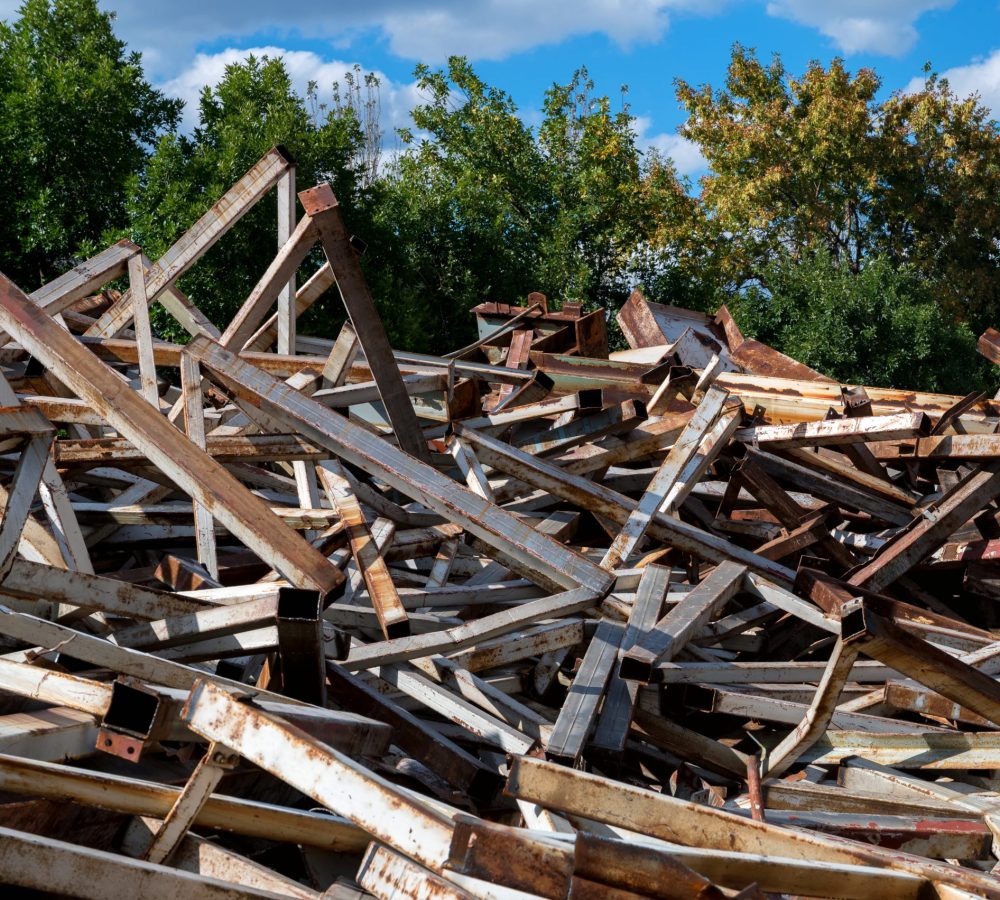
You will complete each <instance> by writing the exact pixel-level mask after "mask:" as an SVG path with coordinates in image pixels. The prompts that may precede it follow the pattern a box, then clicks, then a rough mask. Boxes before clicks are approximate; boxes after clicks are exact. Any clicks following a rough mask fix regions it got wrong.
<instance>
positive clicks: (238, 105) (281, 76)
mask: <svg viewBox="0 0 1000 900" xmlns="http://www.w3.org/2000/svg"><path fill="white" fill-rule="evenodd" d="M313 99H314V98H303V97H300V96H299V95H298V94H296V93H295V91H294V90H293V88H292V84H291V80H290V78H289V76H288V72H287V70H286V68H285V65H284V63H283V62H282V60H281V59H280V58H277V59H269V58H268V57H266V56H265V57H260V58H257V57H253V56H251V57H249V58H248V59H247V60H246V61H245V62H241V63H233V64H231V65H229V66H227V67H226V71H225V74H224V76H223V77H222V79H221V81H220V82H219V83H218V84H217V85H215V86H210V87H206V88H205V89H204V90H203V92H202V95H201V102H200V105H199V124H198V126H197V127H196V128H195V129H194V132H193V134H191V135H190V136H188V135H183V134H176V133H175V134H170V135H166V136H164V137H163V138H162V139H161V140H160V142H159V144H158V146H157V148H156V152H155V153H154V154H153V156H152V158H151V159H150V162H149V165H148V167H147V169H146V170H145V171H144V173H143V174H142V176H141V177H137V178H136V179H135V180H134V182H133V190H132V195H131V199H130V202H129V209H130V213H131V226H130V227H131V236H132V238H133V240H135V241H136V242H137V243H138V244H139V245H140V246H142V247H143V249H144V250H145V251H146V252H147V254H148V255H149V256H150V257H151V258H152V259H156V258H157V257H158V256H160V255H161V254H162V253H163V252H164V251H165V250H166V249H167V248H168V247H169V246H170V245H171V244H172V243H173V242H174V241H176V240H177V238H178V237H180V236H181V235H182V234H183V233H184V232H185V231H186V230H187V229H188V228H190V227H191V225H193V224H194V222H196V221H197V220H198V218H199V217H200V216H201V215H203V214H204V213H205V212H206V211H207V210H208V209H209V207H210V206H211V205H212V204H213V203H214V202H215V201H216V200H218V199H219V197H221V196H222V195H223V194H224V193H225V192H226V191H227V190H228V189H229V188H230V187H231V186H232V185H233V184H234V183H235V182H236V181H237V180H238V179H239V178H241V177H242V176H243V175H244V174H245V172H246V171H247V170H248V169H249V168H250V167H251V166H253V164H254V163H255V162H257V160H258V159H260V157H261V156H263V155H264V154H265V153H266V152H267V151H268V150H269V149H270V148H271V147H273V146H275V145H282V146H284V147H285V148H286V150H287V151H288V152H289V153H290V154H291V155H292V156H293V157H294V159H295V163H296V179H297V182H298V186H299V189H302V188H308V187H312V186H313V185H315V184H317V183H319V182H322V181H330V182H331V184H332V185H333V189H334V193H335V194H336V195H337V197H338V199H339V200H340V201H341V203H342V204H343V206H344V211H345V218H346V219H347V220H348V221H349V222H350V221H352V220H356V219H357V217H358V216H359V214H361V213H362V212H363V210H364V208H365V204H364V199H365V198H364V196H363V194H364V190H363V187H362V179H361V174H362V173H361V171H360V166H359V163H358V154H359V151H360V149H361V148H362V146H363V134H362V131H361V126H360V123H359V119H358V117H357V115H356V114H355V111H354V110H353V109H352V108H350V107H348V106H344V105H343V104H341V105H335V106H332V107H329V108H325V107H324V108H323V109H320V108H319V106H318V105H317V104H315V103H313V104H312V110H310V108H309V106H308V105H307V101H310V100H313ZM276 222H277V205H276V200H275V196H274V194H273V193H272V194H270V195H269V196H268V197H267V198H265V200H264V201H262V202H260V203H258V204H257V205H256V206H255V207H254V208H253V209H252V210H251V211H250V212H249V213H248V214H247V215H246V216H244V217H243V218H242V219H241V220H240V221H239V222H238V223H237V224H236V225H235V226H234V228H233V229H232V231H230V232H229V234H227V235H225V236H224V237H223V238H222V239H221V240H220V241H219V243H218V244H216V245H215V246H214V247H213V248H212V249H211V250H209V252H208V253H207V254H206V255H205V256H204V257H203V258H202V259H200V260H199V261H198V264H197V265H196V266H195V267H194V268H193V269H192V270H191V272H190V273H189V274H188V275H187V276H185V277H184V278H183V279H182V280H181V287H182V289H183V290H184V291H185V292H186V293H187V294H188V295H189V296H190V297H191V299H192V301H193V302H194V303H195V304H196V305H197V306H199V307H200V308H201V309H202V311H203V312H205V314H206V315H208V316H209V317H210V318H211V319H213V320H214V321H215V322H216V323H217V324H218V325H220V327H221V326H224V325H225V324H227V323H228V321H229V319H230V318H232V316H233V314H234V313H235V312H236V310H238V309H239V307H240V306H241V305H242V303H243V301H244V300H245V299H246V297H247V295H248V294H249V293H250V290H251V289H252V288H253V286H254V284H255V283H256V282H257V280H258V279H259V278H260V276H261V275H262V274H263V273H264V270H265V269H266V268H267V265H268V263H269V262H270V260H271V259H272V258H273V256H274V254H275V253H276V252H277V225H276ZM312 261H313V263H314V266H318V265H319V264H321V260H320V258H319V256H318V255H314V258H313V260H312ZM153 312H154V323H155V324H156V326H157V327H158V328H159V330H160V332H161V333H163V334H166V335H169V336H171V337H174V338H183V335H182V334H181V333H180V332H179V330H178V328H177V326H176V324H175V323H173V320H172V319H170V318H169V317H168V316H167V315H166V314H164V313H163V311H162V310H159V311H158V310H154V311H153ZM311 316H312V321H313V323H314V324H317V325H318V327H320V328H322V330H324V331H329V330H330V329H329V328H328V327H327V328H323V320H324V318H325V317H328V316H333V317H334V318H336V317H337V316H339V317H340V318H343V315H342V312H341V311H340V308H339V307H337V306H332V307H328V306H326V305H325V304H321V305H320V306H319V307H317V308H316V309H314V310H313V311H312V312H311Z"/></svg>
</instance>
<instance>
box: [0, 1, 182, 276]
mask: <svg viewBox="0 0 1000 900" xmlns="http://www.w3.org/2000/svg"><path fill="white" fill-rule="evenodd" d="M112 18H113V17H112V15H111V14H109V13H104V12H101V11H99V10H98V8H97V2H96V0H26V2H25V3H24V4H23V5H22V6H21V8H20V10H19V11H18V18H17V19H16V20H14V21H13V22H10V23H0V269H2V270H3V271H4V272H5V273H6V274H7V275H9V276H10V277H12V278H14V279H15V281H17V282H18V283H19V284H21V286H22V287H24V288H26V289H29V290H30V289H32V288H34V287H36V286H38V285H39V284H40V283H41V282H43V281H47V280H49V279H50V278H52V277H53V276H55V275H57V274H58V273H60V272H61V271H63V270H64V269H66V268H69V267H71V266H72V265H73V264H74V263H75V262H76V260H75V259H74V257H75V256H76V255H77V254H78V252H79V251H80V249H81V248H86V249H93V245H94V243H95V242H97V241H99V239H100V238H101V236H102V234H103V233H104V232H105V230H106V229H108V228H109V227H115V226H121V225H122V224H124V221H125V198H126V189H127V185H128V182H129V179H130V178H131V177H132V176H133V174H134V173H135V172H137V171H139V170H141V169H142V167H143V165H144V164H145V161H146V157H147V153H148V149H149V147H150V146H151V145H152V143H153V142H154V141H155V139H156V136H157V133H158V132H159V131H161V130H162V129H165V128H170V127H172V126H173V125H174V124H175V123H176V121H177V117H178V114H179V111H180V104H179V103H178V102H177V101H174V100H170V99H168V98H166V97H165V96H164V95H163V94H161V93H160V92H159V91H157V90H154V89H153V88H152V87H151V86H150V84H149V83H148V82H147V81H146V79H145V77H144V75H143V70H142V64H141V59H140V56H139V54H138V53H127V52H126V49H125V44H124V43H123V42H122V41H120V40H118V38H117V37H115V34H114V31H113V29H112Z"/></svg>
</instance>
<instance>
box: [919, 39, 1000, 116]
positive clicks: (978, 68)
mask: <svg viewBox="0 0 1000 900" xmlns="http://www.w3.org/2000/svg"><path fill="white" fill-rule="evenodd" d="M941 77H942V78H947V79H948V84H949V86H950V87H951V89H952V90H953V91H954V92H955V94H957V95H958V96H959V97H962V98H964V97H968V96H970V95H971V94H979V96H980V98H981V99H982V102H983V104H984V105H985V106H988V107H989V108H990V109H991V110H993V114H994V115H1000V50H994V51H993V52H992V53H991V54H990V55H989V56H987V57H984V58H978V59H974V60H973V61H972V62H971V63H969V64H968V65H966V66H955V67H954V68H953V69H947V70H945V71H944V72H942V73H941ZM923 86H924V79H923V77H922V76H921V77H917V78H913V79H911V80H910V83H909V84H908V85H907V86H906V87H905V88H904V89H903V93H905V94H912V93H914V92H916V91H919V90H921V89H922V88H923Z"/></svg>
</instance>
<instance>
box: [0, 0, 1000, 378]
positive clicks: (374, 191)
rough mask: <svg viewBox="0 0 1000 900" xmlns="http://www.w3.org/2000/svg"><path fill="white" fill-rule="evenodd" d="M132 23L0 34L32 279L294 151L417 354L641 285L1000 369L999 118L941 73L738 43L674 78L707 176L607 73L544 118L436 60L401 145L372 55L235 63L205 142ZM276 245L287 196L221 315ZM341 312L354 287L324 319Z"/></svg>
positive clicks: (325, 303)
mask: <svg viewBox="0 0 1000 900" xmlns="http://www.w3.org/2000/svg"><path fill="white" fill-rule="evenodd" d="M113 26H114V22H113V16H112V15H110V14H107V13H103V12H101V11H100V10H99V8H98V6H97V2H96V0H25V2H24V3H23V5H22V7H21V9H20V10H19V12H18V15H17V16H16V17H15V18H14V19H13V20H12V21H11V22H9V23H0V269H2V270H3V271H4V272H5V273H6V274H8V275H9V276H11V277H13V278H14V279H15V281H17V282H19V283H20V284H21V285H22V286H23V287H25V288H26V289H29V290H30V289H32V288H34V287H35V286H37V285H38V284H39V283H41V282H43V281H46V280H49V279H50V278H52V277H54V276H55V275H58V274H59V273H61V272H62V271H64V270H65V269H68V268H69V267H71V266H72V265H74V264H75V263H76V262H78V261H79V260H80V259H81V258H82V257H84V256H86V255H88V254H89V253H91V252H93V251H95V250H96V249H99V247H100V246H101V245H102V244H104V243H108V242H110V241H111V240H115V239H118V238H121V237H125V236H127V237H130V238H132V239H133V240H135V241H136V242H137V243H139V244H140V245H141V246H142V247H143V249H144V250H145V251H146V253H147V254H148V255H149V256H150V257H151V258H153V259H155V258H157V257H158V256H160V255H161V254H162V253H163V252H164V251H165V250H166V248H167V247H169V246H170V245H171V244H172V243H173V242H174V241H175V240H176V239H177V238H178V237H179V236H180V235H181V234H182V233H183V232H184V231H185V230H186V229H187V228H189V227H190V226H191V225H192V224H193V223H194V222H195V221H196V220H197V219H198V218H199V217H200V216H201V215H202V214H203V213H204V212H205V211H206V210H207V209H208V208H209V206H210V205H211V204H212V203H214V202H215V201H216V200H217V199H218V198H219V197H220V196H221V195H222V194H223V193H224V192H225V191H226V190H227V189H228V188H229V187H230V186H231V185H232V184H233V183H234V182H235V181H236V180H237V179H238V178H239V177H240V176H241V175H243V173H244V172H245V171H246V170H247V169H248V168H250V166H252V165H253V163H254V162H256V161H257V160H258V159H259V158H260V157H261V156H262V155H263V154H264V153H265V152H266V151H267V150H268V149H269V148H270V147H272V146H273V145H275V144H281V145H284V146H285V147H286V148H287V150H288V151H289V152H290V153H291V155H292V156H294V157H295V159H296V162H297V179H298V186H299V189H302V188H306V187H310V186H312V185H314V184H316V183H318V182H321V181H329V182H331V183H332V185H333V189H334V192H335V193H336V194H337V196H338V198H339V199H340V201H341V204H342V208H343V211H344V215H345V219H346V221H347V224H348V227H349V228H350V230H351V231H352V232H353V233H355V234H356V235H358V236H359V237H360V238H362V239H363V240H364V242H365V243H366V244H367V246H368V252H367V253H366V255H365V256H364V258H363V260H362V265H363V266H364V269H365V273H366V276H367V277H368V279H369V282H370V284H371V287H372V293H373V295H374V297H375V300H376V303H377V304H378V306H379V308H380V310H381V312H382V315H383V318H384V320H385V322H386V327H387V330H388V332H389V336H390V338H391V340H392V341H393V342H394V343H395V344H397V345H398V346H405V347H408V348H411V349H415V350H423V351H431V352H442V351H445V350H448V349H450V348H453V347H455V346H456V345H458V344H461V343H464V342H465V341H466V339H467V338H468V337H469V336H470V334H471V332H472V329H473V323H472V321H471V316H470V315H469V309H470V308H471V307H472V306H474V305H476V304H478V303H481V302H483V301H486V300H493V301H499V302H503V303H519V302H521V301H523V300H524V298H525V297H526V295H527V294H528V293H529V292H530V291H536V290H537V291H542V292H544V293H545V294H547V295H548V296H549V298H550V300H552V301H553V302H554V303H555V304H559V303H560V302H567V301H569V302H574V303H581V304H583V305H584V306H585V307H586V308H588V309H595V308H600V307H604V308H606V309H608V310H609V311H613V310H614V309H615V308H616V307H617V306H618V305H619V304H620V303H621V302H622V301H623V300H624V299H625V298H626V297H627V296H628V294H629V292H630V291H631V290H632V288H634V287H636V286H641V287H642V288H643V289H644V290H645V292H646V293H647V295H648V296H650V297H651V298H653V299H656V300H661V301H663V302H667V303H675V304H679V305H682V306H690V307H693V308H698V309H703V310H707V311H711V310H714V308H715V307H717V306H718V305H720V304H721V303H723V302H726V303H728V304H729V305H730V307H731V308H732V309H733V310H734V313H735V315H736V316H737V318H738V319H739V321H740V322H741V324H742V326H743V328H744V329H745V330H746V332H747V333H748V334H753V335H755V336H757V337H759V338H760V339H762V340H765V341H768V342H769V343H772V344H773V345H774V346H775V347H777V348H778V349H780V350H783V351H785V352H787V353H790V354H792V355H793V356H796V357H798V358H800V359H802V360H803V362H806V363H808V364H810V365H812V366H814V367H816V368H818V369H820V370H822V371H825V372H827V373H828V374H830V375H832V376H834V377H837V378H840V379H843V380H847V381H867V382H869V383H873V384H887V383H890V382H896V383H898V384H900V385H901V386H906V387H914V388H916V387H923V388H929V389H933V390H954V391H958V392H961V393H964V392H965V391H966V390H971V389H972V388H974V387H976V386H978V385H980V384H981V383H983V382H982V379H983V378H984V370H983V368H982V367H981V366H980V364H979V363H978V362H977V361H975V360H974V359H972V358H971V355H972V352H973V351H972V335H973V334H975V333H976V332H978V331H979V330H981V329H982V328H983V327H985V326H986V325H996V324H998V322H1000V270H998V267H1000V254H998V252H997V248H998V246H1000V203H998V202H997V201H998V199H1000V131H998V125H997V123H996V121H994V120H993V118H992V117H991V114H990V112H989V110H987V109H986V108H985V107H984V106H983V105H982V103H981V102H980V101H979V99H978V98H977V97H975V96H973V97H969V98H960V97H957V96H955V94H954V93H953V92H952V91H951V89H950V87H949V85H948V83H947V82H946V81H944V80H942V79H940V78H938V77H937V76H935V75H934V74H933V72H932V71H931V70H930V69H929V68H928V70H927V72H926V77H925V81H924V83H923V85H922V86H921V87H920V89H918V90H915V91H912V92H909V93H900V92H897V93H894V94H890V95H886V92H885V91H884V90H883V85H882V82H881V80H880V78H879V76H878V75H877V74H876V73H875V72H874V71H873V70H871V69H860V70H859V71H856V72H851V71H849V70H848V69H847V68H846V66H845V64H844V62H843V60H840V59H834V60H832V61H831V62H830V63H829V65H823V64H821V63H819V62H813V63H810V64H809V66H808V67H807V68H806V70H805V72H804V73H802V74H801V75H795V74H793V73H790V72H789V71H788V70H787V69H786V68H785V66H784V64H783V63H782V61H781V59H780V58H779V57H777V56H774V57H772V58H771V59H770V60H768V61H766V62H765V61H762V60H761V59H759V58H758V56H757V54H756V53H755V52H754V51H752V50H749V49H746V48H744V47H741V46H739V45H737V46H735V47H734V48H733V51H732V57H731V61H730V64H729V68H728V72H727V77H726V79H725V83H724V84H723V85H721V86H715V87H713V86H711V85H692V84H689V83H687V82H685V81H683V80H678V81H676V82H675V89H676V94H677V97H678V100H679V101H680V103H681V105H682V107H683V108H684V109H685V110H686V113H687V121H686V123H685V125H684V126H683V128H682V129H681V131H682V133H683V134H684V135H685V136H686V137H687V138H688V139H689V140H691V141H692V142H694V144H695V145H696V146H697V147H698V148H699V150H700V151H701V153H702V154H703V156H704V158H705V160H706V162H707V170H706V172H705V173H704V174H703V175H702V177H701V178H700V179H699V180H698V182H697V184H692V183H691V182H690V181H689V180H688V179H686V178H684V177H681V176H679V175H678V173H677V171H676V169H675V168H674V165H673V163H672V161H671V160H670V159H668V158H665V157H664V156H662V155H660V154H659V153H657V152H656V151H654V150H652V149H651V148H649V147H644V146H643V144H642V141H641V140H640V137H639V134H638V133H637V130H636V125H637V121H636V119H635V117H634V116H633V114H632V111H631V109H630V108H629V105H628V102H627V89H626V88H624V87H623V88H622V89H621V91H620V93H616V94H614V95H613V96H609V95H606V94H602V93H601V92H600V91H599V90H598V89H597V87H596V86H595V85H594V83H593V81H592V80H591V78H590V76H589V74H588V72H587V70H586V68H580V69H579V70H578V71H576V72H574V73H573V74H572V75H571V76H570V77H569V78H568V79H567V81H565V82H564V83H556V84H553V85H551V87H550V88H549V89H548V91H547V92H546V93H545V96H544V98H543V101H542V107H541V114H540V116H539V117H538V121H537V123H536V124H534V125H532V124H529V122H528V121H526V118H525V116H524V115H523V114H522V112H521V111H520V110H519V109H518V108H517V106H516V104H515V103H514V101H513V99H512V98H511V96H510V95H509V94H507V93H506V92H505V91H504V90H502V89H501V88H500V87H497V86H493V85H490V84H488V83H486V82H485V81H484V80H483V79H482V78H481V77H480V76H479V75H477V73H476V72H475V70H474V68H473V67H472V65H471V64H470V63H469V62H468V61H467V60H466V59H464V58H461V57H453V58H451V59H450V60H449V61H448V64H447V65H446V66H445V67H443V68H441V69H431V68H429V67H427V66H423V65H421V66H419V67H418V68H417V70H416V78H417V88H418V90H419V93H420V97H421V100H420V102H419V103H417V105H416V106H415V107H414V108H413V110H412V111H411V119H412V127H411V128H409V129H403V130H402V131H401V132H400V134H399V137H400V139H401V149H400V150H399V151H398V152H397V153H395V154H393V155H385V154H383V138H384V135H383V133H382V123H381V121H380V110H379V103H380V98H379V84H378V79H377V78H376V77H375V76H373V75H372V74H370V73H369V74H364V73H363V72H362V71H361V69H360V68H359V67H355V68H354V69H353V70H351V71H349V72H347V73H345V75H344V78H343V81H342V82H340V83H335V84H333V85H317V84H312V85H310V86H309V88H308V90H306V91H305V94H304V95H301V94H300V93H299V92H297V91H296V90H295V89H294V87H293V84H292V80H291V77H290V76H289V72H288V70H287V68H286V67H285V64H284V62H283V60H281V59H280V58H267V57H260V58H254V57H250V58H248V59H246V60H244V61H242V62H239V63H234V64H233V65H230V66H228V67H227V68H226V71H225V73H224V75H223V77H222V78H221V80H220V81H219V82H218V83H217V84H214V85H208V86H206V87H205V88H204V90H203V91H202V94H201V97H200V101H199V104H198V109H197V124H196V125H195V126H194V128H193V130H191V131H190V132H187V131H184V130H182V129H181V128H180V119H179V115H180V110H181V104H180V103H179V101H176V100H173V99H170V98H169V97H166V96H165V95H164V94H163V93H162V92H160V91H158V90H157V89H155V88H154V87H153V86H152V85H151V84H150V83H149V81H148V80H147V79H146V76H145V74H144V72H143V68H142V60H141V59H140V57H139V55H138V54H136V53H131V52H129V51H128V49H127V48H126V46H125V44H124V43H123V42H122V41H120V40H119V39H118V38H117V37H116V36H115V34H114V28H113ZM275 250H276V231H275V204H274V199H273V198H270V199H269V200H268V201H267V202H264V203H262V204H260V205H259V206H258V207H257V208H255V209H254V210H253V211H252V212H251V213H250V214H248V215H247V216H246V217H245V218H244V219H243V220H241V221H240V222H239V223H238V225H237V226H236V227H235V228H234V229H233V230H232V232H231V233H230V234H228V235H226V236H225V237H224V238H223V239H222V240H221V241H220V242H219V243H218V244H217V245H216V246H215V247H213V249H212V250H211V251H210V252H209V253H208V254H207V255H206V257H205V258H204V259H202V260H201V261H200V262H199V264H198V265H197V266H196V267H195V268H194V269H193V270H192V271H191V272H190V273H188V274H187V275H186V276H185V278H184V279H183V281H182V284H181V287H182V288H183V289H184V290H185V291H186V292H187V293H188V294H189V295H190V296H191V297H192V299H193V300H194V302H195V303H197V304H198V305H199V306H200V307H201V308H202V309H204V310H205V312H206V313H207V314H208V315H209V316H211V317H212V318H213V319H215V320H216V322H217V323H219V324H220V325H222V324H224V323H225V322H226V321H228V319H229V318H230V317H231V316H232V315H233V313H234V312H235V311H236V309H238V307H239V306H240V305H241V303H242V302H243V300H244V298H245V297H246V296H247V294H248V293H249V291H250V290H251V288H252V286H253V285H254V283H255V282H256V281H257V279H258V278H259V277H260V275H261V274H262V272H263V271H264V269H265V267H266V266H267V264H268V262H269V261H270V259H271V258H272V257H273V255H274V252H275ZM320 262H321V256H319V255H318V254H314V256H313V257H312V258H311V259H310V260H309V261H308V264H307V266H306V267H305V270H308V269H309V266H310V265H312V266H313V267H315V266H318V265H319V264H320ZM342 318H343V311H342V308H341V305H340V303H339V301H338V300H337V298H336V297H335V292H331V294H330V296H328V297H326V298H323V300H321V301H320V302H319V303H318V304H317V305H316V306H315V307H314V308H313V309H312V310H310V311H309V313H308V314H307V315H306V317H305V318H304V319H303V321H302V322H301V323H300V330H301V331H302V332H304V333H319V334H325V335H330V334H333V333H334V332H335V330H336V329H337V328H338V327H339V324H340V321H341V320H342ZM153 320H154V326H155V327H156V328H157V329H158V331H159V333H160V334H161V335H162V336H164V337H170V338H175V339H181V338H182V337H183V335H181V334H180V333H179V332H178V330H177V329H176V327H175V326H174V325H173V324H172V321H171V320H170V319H169V318H168V317H167V316H165V315H162V314H158V311H157V309H155V308H154V310H153ZM966 359H969V360H970V361H969V362H968V363H966V362H965V360H966Z"/></svg>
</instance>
